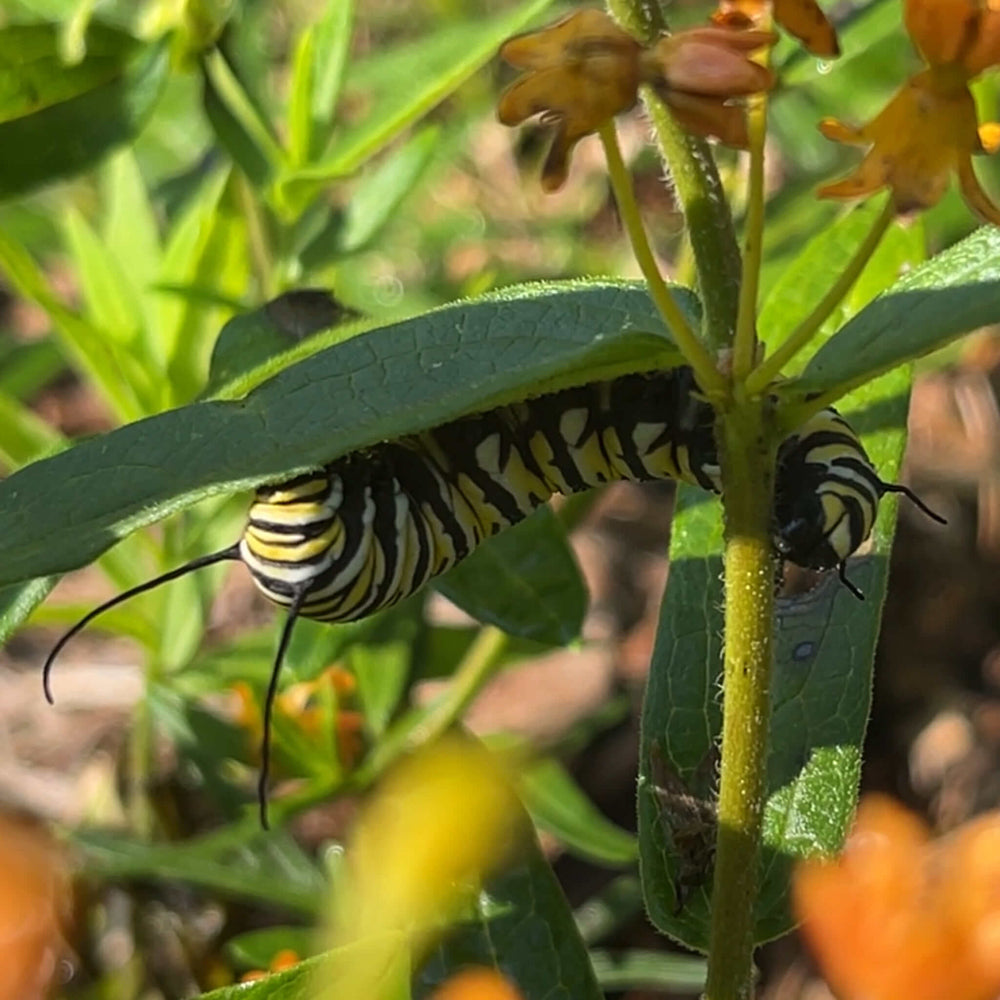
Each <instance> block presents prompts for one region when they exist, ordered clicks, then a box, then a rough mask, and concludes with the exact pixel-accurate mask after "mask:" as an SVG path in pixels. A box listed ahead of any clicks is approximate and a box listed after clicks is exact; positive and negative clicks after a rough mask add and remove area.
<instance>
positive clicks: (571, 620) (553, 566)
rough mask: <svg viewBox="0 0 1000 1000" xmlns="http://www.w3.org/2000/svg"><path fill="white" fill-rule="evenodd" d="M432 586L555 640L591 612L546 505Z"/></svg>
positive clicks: (523, 633)
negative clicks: (588, 609)
mask: <svg viewBox="0 0 1000 1000" xmlns="http://www.w3.org/2000/svg"><path fill="white" fill-rule="evenodd" d="M434 586H435V588H436V589H437V590H439V591H440V592H441V593H442V594H444V596H445V597H447V598H448V599H449V600H450V601H452V602H453V603H455V604H457V605H458V606H459V607H460V608H461V609H462V610H463V611H465V612H466V613H467V614H470V615H471V616H472V617H473V618H476V619H478V620H479V621H482V622H488V623H490V624H492V625H496V626H497V627H498V628H501V629H503V630H504V631H505V632H509V633H510V634H511V635H516V636H518V637H519V638H522V639H534V640H535V641H536V642H544V643H547V644H549V645H553V646H565V645H566V643H568V642H572V641H573V640H574V639H576V638H577V637H578V636H579V635H580V629H581V628H582V627H583V616H584V615H585V614H586V612H587V589H586V587H585V586H584V583H583V579H582V577H581V576H580V570H579V567H578V566H577V564H576V559H575V558H574V556H573V553H572V551H570V547H569V542H568V541H567V540H566V532H565V530H564V529H563V527H562V525H561V524H560V523H559V520H558V518H557V517H556V516H555V515H554V514H553V513H552V511H551V509H550V508H548V507H542V508H540V509H539V510H536V511H535V513H534V514H532V515H531V517H529V518H528V519H527V520H525V521H522V522H521V523H520V524H515V525H514V526H513V527H512V528H509V529H507V530H506V531H503V532H501V533H500V534H499V535H497V536H496V537H494V538H491V539H490V540H489V542H488V543H487V544H485V545H483V546H481V547H480V548H478V549H476V550H475V551H474V552H472V553H471V554H470V555H469V556H468V557H467V558H466V559H464V560H462V562H460V563H459V564H458V565H457V566H455V567H453V568H452V569H451V570H450V571H449V572H448V573H446V574H445V575H444V576H443V577H441V578H440V579H439V580H437V581H436V582H435V584H434Z"/></svg>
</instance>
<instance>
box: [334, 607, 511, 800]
mask: <svg viewBox="0 0 1000 1000" xmlns="http://www.w3.org/2000/svg"><path fill="white" fill-rule="evenodd" d="M506 645H507V633H506V632H502V631H501V630H500V629H498V628H495V627H494V626H493V625H484V626H483V627H482V628H481V629H480V630H479V634H478V635H477V636H476V638H475V639H474V640H473V643H472V645H471V646H469V648H468V650H466V653H465V656H463V657H462V660H461V662H460V663H459V665H458V666H457V667H456V668H455V672H454V673H453V674H452V676H451V682H450V684H449V685H448V688H447V690H446V691H445V692H444V693H443V694H442V695H441V697H440V698H438V700H437V701H436V702H435V703H434V704H433V705H431V706H430V707H429V708H428V709H427V710H426V711H425V712H424V713H423V716H422V718H420V719H419V721H418V722H416V723H414V722H413V719H412V715H411V716H409V717H407V718H403V719H401V720H400V721H399V723H398V724H397V725H396V726H394V727H393V729H391V730H390V731H389V732H388V733H387V734H386V735H385V737H384V738H383V739H382V740H381V742H380V743H379V745H378V747H376V748H375V750H374V751H373V752H372V754H371V756H370V757H369V758H368V760H366V761H365V763H364V764H363V765H362V766H361V767H359V768H358V769H357V770H356V771H355V772H354V773H353V774H350V775H348V776H347V780H346V782H345V787H350V788H358V789H363V788H366V787H367V786H368V785H369V784H370V783H371V782H372V781H373V780H374V779H375V778H377V777H378V775H380V774H381V773H382V772H383V771H384V770H385V769H386V768H387V767H388V766H389V765H390V764H391V763H392V762H393V761H395V760H396V759H397V758H398V757H399V756H400V755H401V754H404V753H406V752H407V751H409V750H413V749H415V748H416V747H418V746H422V745H423V744H424V743H427V742H429V741H430V740H433V739H436V738H437V737H439V736H442V735H443V734H444V733H445V732H447V731H448V730H449V729H450V728H451V727H452V726H453V725H454V724H455V723H456V722H457V721H458V720H459V718H460V717H461V715H462V713H463V712H464V711H465V710H466V709H467V708H468V707H469V704H470V703H471V702H472V700H473V698H475V697H476V695H477V694H479V692H480V691H481V690H482V688H483V685H484V684H485V683H486V682H487V681H488V680H489V679H490V678H491V677H492V676H493V674H494V673H495V672H496V670H497V668H498V667H499V665H500V655H501V654H502V653H503V650H504V647H505V646H506Z"/></svg>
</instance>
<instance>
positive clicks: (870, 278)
mask: <svg viewBox="0 0 1000 1000" xmlns="http://www.w3.org/2000/svg"><path fill="white" fill-rule="evenodd" d="M881 212H882V203H881V201H879V200H875V201H873V202H869V203H866V204H864V205H862V206H860V207H858V208H856V209H854V210H853V211H850V212H847V213H845V214H844V215H842V216H841V217H840V218H839V219H837V220H836V221H835V222H834V223H833V224H832V225H829V226H825V227H823V228H821V229H820V230H819V231H818V232H817V235H816V236H814V237H813V238H812V239H811V240H810V241H809V242H808V243H807V244H806V245H805V247H804V248H803V247H801V245H800V247H799V250H798V252H797V253H796V255H795V259H794V260H792V261H790V262H789V263H788V264H787V265H786V266H785V267H784V269H783V270H782V273H781V277H780V278H779V279H778V280H777V281H776V282H775V283H774V285H773V286H772V288H771V291H770V293H769V294H768V296H767V299H766V300H765V302H764V305H763V307H762V309H761V311H760V317H759V318H758V321H757V325H758V327H759V329H760V331H761V338H762V339H763V340H764V341H765V343H766V344H767V349H768V353H773V352H774V350H775V349H776V348H777V347H779V346H780V345H781V344H782V343H784V341H785V340H786V338H787V337H788V335H789V334H790V333H791V332H792V331H793V330H794V329H795V328H796V326H798V324H799V323H800V322H801V321H802V320H803V319H805V317H806V316H807V315H809V313H810V312H811V311H812V308H813V307H814V306H815V304H816V303H817V302H819V301H820V299H822V297H823V296H824V295H825V294H826V293H827V291H828V290H829V289H830V287H831V286H832V285H833V283H834V281H835V280H836V278H837V275H839V274H840V273H841V272H842V271H843V270H844V268H845V267H846V266H847V264H848V262H849V261H850V260H851V258H852V257H853V256H854V254H855V252H856V251H857V249H858V247H859V246H860V245H861V243H862V241H863V240H864V238H865V237H866V236H867V235H868V233H869V232H870V231H871V229H872V226H873V225H874V224H875V222H876V220H877V219H878V217H879V215H880V214H881ZM922 257H923V228H922V227H921V226H920V225H919V224H917V225H911V226H908V227H906V228H905V229H904V228H903V227H902V226H892V227H890V229H889V230H888V231H887V232H886V234H885V235H884V236H883V237H882V240H881V241H880V243H879V245H878V248H877V250H876V251H875V253H874V254H872V256H871V258H869V260H868V263H867V264H866V266H865V269H864V271H863V272H862V274H861V277H860V278H859V279H858V280H857V281H856V282H855V283H854V285H853V286H852V287H851V289H850V291H849V292H848V294H847V295H846V296H844V299H843V301H842V302H841V303H840V305H839V306H838V307H837V308H836V309H834V310H833V312H832V313H831V314H830V316H829V318H828V319H827V320H826V322H825V323H824V324H823V326H822V327H821V328H820V330H819V331H818V332H817V333H816V336H815V340H814V341H813V343H814V344H815V345H817V346H818V345H819V344H821V343H823V342H825V341H826V340H828V339H829V338H830V336H832V335H833V334H834V332H835V331H836V330H839V329H840V327H841V326H843V325H844V322H845V321H846V320H847V319H849V318H850V317H852V316H854V315H855V314H856V313H858V312H859V311H860V309H861V308H862V306H864V305H867V304H868V302H870V301H871V299H873V298H874V297H875V295H876V294H877V293H878V292H880V291H881V290H882V289H884V288H887V287H888V286H889V285H891V284H893V282H895V281H896V280H897V279H898V278H899V276H900V274H903V273H905V271H906V270H908V269H909V268H911V267H912V266H913V264H914V262H916V261H919V260H921V259H922ZM815 349H816V348H815V347H813V346H812V345H811V346H810V351H809V352H808V353H814V352H815ZM808 353H807V352H803V353H801V354H799V355H798V356H797V357H796V358H794V359H793V360H792V362H791V363H790V364H789V365H787V366H786V367H785V369H784V374H786V375H793V374H798V373H799V372H800V371H801V370H802V368H803V366H804V365H805V363H806V359H807V357H808Z"/></svg>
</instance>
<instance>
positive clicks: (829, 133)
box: [819, 0, 1000, 225]
mask: <svg viewBox="0 0 1000 1000" xmlns="http://www.w3.org/2000/svg"><path fill="white" fill-rule="evenodd" d="M904 14H905V21H906V28H907V31H908V32H909V33H910V37H911V38H912V39H913V41H914V44H915V45H916V47H917V49H918V50H919V52H920V54H921V56H922V57H923V58H924V60H925V62H926V63H927V68H926V69H925V70H923V71H921V72H920V73H917V74H916V75H915V76H914V77H912V78H911V79H910V80H908V81H907V83H906V84H905V85H904V86H903V88H902V89H901V90H900V91H899V92H898V93H897V94H896V95H895V96H894V97H893V98H892V100H891V101H890V102H889V104H888V105H886V107H885V108H884V109H883V110H882V111H881V112H880V113H879V114H878V115H877V116H876V117H875V118H874V119H873V120H872V121H871V122H869V123H868V124H867V125H865V126H863V127H861V128H854V127H852V126H849V125H845V124H843V123H842V122H840V121H837V120H836V119H833V118H828V119H825V120H824V121H823V122H822V123H821V124H820V130H821V131H822V132H823V134H824V135H825V136H826V137H827V138H828V139H832V140H834V141H835V142H844V143H854V144H857V145H866V146H869V147H870V148H869V150H868V153H867V154H866V156H865V158H864V160H862V162H861V164H860V165H859V166H858V168H857V169H856V170H855V171H854V172H853V173H852V174H850V175H849V176H847V177H845V178H844V179H843V180H840V181H838V182H837V183H835V184H829V185H827V186H826V187H824V188H821V189H820V192H819V193H820V196H821V197H827V198H858V197H863V196H865V195H868V194H871V193H872V192H874V191H877V190H878V189H879V188H883V187H888V188H889V189H890V191H891V192H892V198H893V202H894V204H895V206H896V208H897V210H898V211H900V212H909V211H914V210H917V209H922V208H928V207H930V206H931V205H934V204H936V203H937V202H938V201H939V200H940V198H941V196H942V195H943V194H944V192H945V189H946V188H947V186H948V182H949V179H950V177H951V174H952V173H953V172H954V173H955V174H957V175H958V182H959V186H960V188H961V190H962V195H963V197H964V198H965V200H966V202H967V203H968V204H969V206H970V207H971V208H972V209H973V211H975V212H976V213H977V214H978V215H979V216H981V217H982V218H983V219H985V220H986V221H988V222H993V223H996V224H998V225H1000V209H998V208H997V206H996V205H994V204H993V203H992V202H991V201H990V200H989V198H988V197H987V196H986V194H985V193H984V192H983V190H982V188H981V187H980V185H979V181H978V180H977V179H976V175H975V173H974V171H973V169H972V155H973V154H975V153H993V152H995V151H996V150H997V149H998V148H1000V127H998V126H996V125H992V124H990V125H983V126H980V125H979V123H978V119H977V116H976V106H975V102H974V101H973V97H972V94H971V92H970V91H969V83H970V81H971V80H973V79H974V78H975V77H976V76H978V75H979V74H980V73H982V72H983V71H984V70H986V69H988V68H990V67H991V66H995V65H997V64H1000V10H995V9H992V8H991V7H989V6H987V5H986V3H980V2H978V0H905V4H904Z"/></svg>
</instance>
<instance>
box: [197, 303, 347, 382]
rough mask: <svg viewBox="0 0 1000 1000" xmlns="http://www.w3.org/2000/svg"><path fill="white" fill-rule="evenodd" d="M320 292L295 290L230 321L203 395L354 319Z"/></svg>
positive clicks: (220, 338)
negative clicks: (321, 332)
mask: <svg viewBox="0 0 1000 1000" xmlns="http://www.w3.org/2000/svg"><path fill="white" fill-rule="evenodd" d="M355 315H356V314H355V313H354V312H353V310H351V309H348V308H347V307H346V306H344V305H342V304H341V303H339V302H338V301H337V300H336V299H335V298H334V297H333V296H332V295H331V294H330V293H329V292H327V291H326V290H324V289H320V288H301V289H296V290H293V291H290V292H285V293H284V295H279V296H278V297H277V298H276V299H272V300H271V301H270V302H266V303H265V304H264V305H262V306H261V307H260V308H258V309H254V310H253V311H252V312H247V313H240V314H239V315H238V316H234V317H233V318H232V319H231V320H229V322H228V323H226V325H225V326H224V327H223V328H222V331H221V333H220V334H219V336H218V339H217V340H216V341H215V347H214V348H213V349H212V359H211V361H210V362H209V366H208V387H207V389H206V394H210V393H212V392H214V391H215V390H217V389H220V388H221V387H222V386H223V385H225V384H226V383H227V382H231V381H232V380H233V379H235V378H237V377H238V376H240V375H244V374H246V373H247V372H248V371H250V370H251V369H253V368H255V367H257V366H258V365H260V364H263V363H264V362H265V361H267V360H268V359H270V358H273V357H275V356H276V355H279V354H281V353H283V352H284V351H287V350H288V349H289V348H290V347H292V346H293V345H295V344H297V343H299V342H300V341H302V340H304V339H305V338H306V337H309V336H311V335H312V334H314V333H318V332H319V331H320V330H326V329H329V328H330V327H334V326H337V325H339V324H340V323H342V322H344V321H345V320H347V319H350V318H353V317H355Z"/></svg>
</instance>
